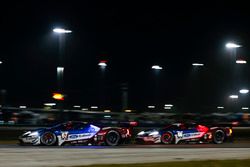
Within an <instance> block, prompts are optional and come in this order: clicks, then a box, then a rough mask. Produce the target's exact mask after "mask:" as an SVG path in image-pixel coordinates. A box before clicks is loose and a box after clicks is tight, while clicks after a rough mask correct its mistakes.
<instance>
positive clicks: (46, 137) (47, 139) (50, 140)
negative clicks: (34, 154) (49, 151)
mask: <svg viewBox="0 0 250 167" xmlns="http://www.w3.org/2000/svg"><path fill="white" fill-rule="evenodd" d="M56 141H57V139H56V135H55V134H54V133H52V132H45V133H43V134H42V135H41V144H43V145H45V146H52V145H55V144H56Z"/></svg>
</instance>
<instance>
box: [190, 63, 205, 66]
mask: <svg viewBox="0 0 250 167" xmlns="http://www.w3.org/2000/svg"><path fill="white" fill-rule="evenodd" d="M192 65H193V66H204V64H202V63H193V64H192Z"/></svg>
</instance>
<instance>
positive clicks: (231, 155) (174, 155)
mask: <svg viewBox="0 0 250 167" xmlns="http://www.w3.org/2000/svg"><path fill="white" fill-rule="evenodd" d="M249 158H250V143H249V142H237V143H224V144H220V145H215V144H180V145H122V146H119V147H107V146H65V147H42V146H39V147H34V146H18V145H16V144H9V145H8V144H5V145H4V144H1V145H0V166H1V167H41V166H78V165H92V164H128V163H149V162H167V161H190V160H209V159H213V160H221V159H249Z"/></svg>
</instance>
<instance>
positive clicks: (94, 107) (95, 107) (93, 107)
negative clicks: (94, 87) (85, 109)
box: [90, 106, 98, 109]
mask: <svg viewBox="0 0 250 167" xmlns="http://www.w3.org/2000/svg"><path fill="white" fill-rule="evenodd" d="M90 108H91V109H97V108H98V107H97V106H91V107H90Z"/></svg>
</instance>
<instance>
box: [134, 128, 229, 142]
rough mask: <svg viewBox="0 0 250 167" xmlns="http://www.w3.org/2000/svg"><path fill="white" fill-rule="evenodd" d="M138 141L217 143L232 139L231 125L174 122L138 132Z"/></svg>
mask: <svg viewBox="0 0 250 167" xmlns="http://www.w3.org/2000/svg"><path fill="white" fill-rule="evenodd" d="M135 140H136V143H140V144H154V143H163V144H179V143H190V142H192V143H215V144H221V143H223V142H224V141H226V140H232V129H231V128H229V127H207V126H204V125H200V124H196V123H186V124H185V123H174V124H171V125H168V126H166V127H165V128H162V129H160V130H157V129H148V130H144V131H141V132H139V133H138V134H137V136H136V138H135Z"/></svg>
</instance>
